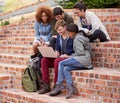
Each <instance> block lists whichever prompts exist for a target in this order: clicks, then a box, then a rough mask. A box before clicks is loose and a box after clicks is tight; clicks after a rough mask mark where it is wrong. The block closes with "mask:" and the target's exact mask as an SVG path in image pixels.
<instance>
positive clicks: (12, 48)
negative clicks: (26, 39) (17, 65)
mask: <svg viewBox="0 0 120 103" xmlns="http://www.w3.org/2000/svg"><path fill="white" fill-rule="evenodd" d="M0 52H1V53H10V54H27V55H31V54H33V52H32V45H17V44H12V45H11V44H6V45H5V44H4V45H0Z"/></svg>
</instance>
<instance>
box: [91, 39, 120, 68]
mask: <svg viewBox="0 0 120 103" xmlns="http://www.w3.org/2000/svg"><path fill="white" fill-rule="evenodd" d="M92 60H93V65H94V66H95V67H106V68H111V69H120V41H109V42H102V43H92Z"/></svg>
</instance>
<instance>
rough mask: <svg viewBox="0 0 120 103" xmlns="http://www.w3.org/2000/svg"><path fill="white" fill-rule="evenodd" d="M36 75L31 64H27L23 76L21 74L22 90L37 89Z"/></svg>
mask: <svg viewBox="0 0 120 103" xmlns="http://www.w3.org/2000/svg"><path fill="white" fill-rule="evenodd" d="M36 81H37V77H36V73H35V71H34V69H33V67H32V66H31V65H28V67H27V68H26V70H25V72H24V74H23V76H22V86H23V88H24V90H26V91H28V92H35V91H37V82H36Z"/></svg>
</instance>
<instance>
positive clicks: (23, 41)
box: [6, 37, 34, 45]
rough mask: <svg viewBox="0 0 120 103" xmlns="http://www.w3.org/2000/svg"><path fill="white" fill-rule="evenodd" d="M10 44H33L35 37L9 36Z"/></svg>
mask: <svg viewBox="0 0 120 103" xmlns="http://www.w3.org/2000/svg"><path fill="white" fill-rule="evenodd" d="M6 41H7V43H8V44H19V45H20V44H21V45H32V44H33V41H34V37H28V38H25V37H15V38H7V39H6Z"/></svg>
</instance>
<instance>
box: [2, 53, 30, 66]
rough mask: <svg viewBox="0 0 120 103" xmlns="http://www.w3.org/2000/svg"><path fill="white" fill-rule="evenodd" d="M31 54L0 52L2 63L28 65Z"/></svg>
mask: <svg viewBox="0 0 120 103" xmlns="http://www.w3.org/2000/svg"><path fill="white" fill-rule="evenodd" d="M29 59H30V55H26V54H8V53H0V62H1V63H10V64H19V65H27V64H28V63H29Z"/></svg>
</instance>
